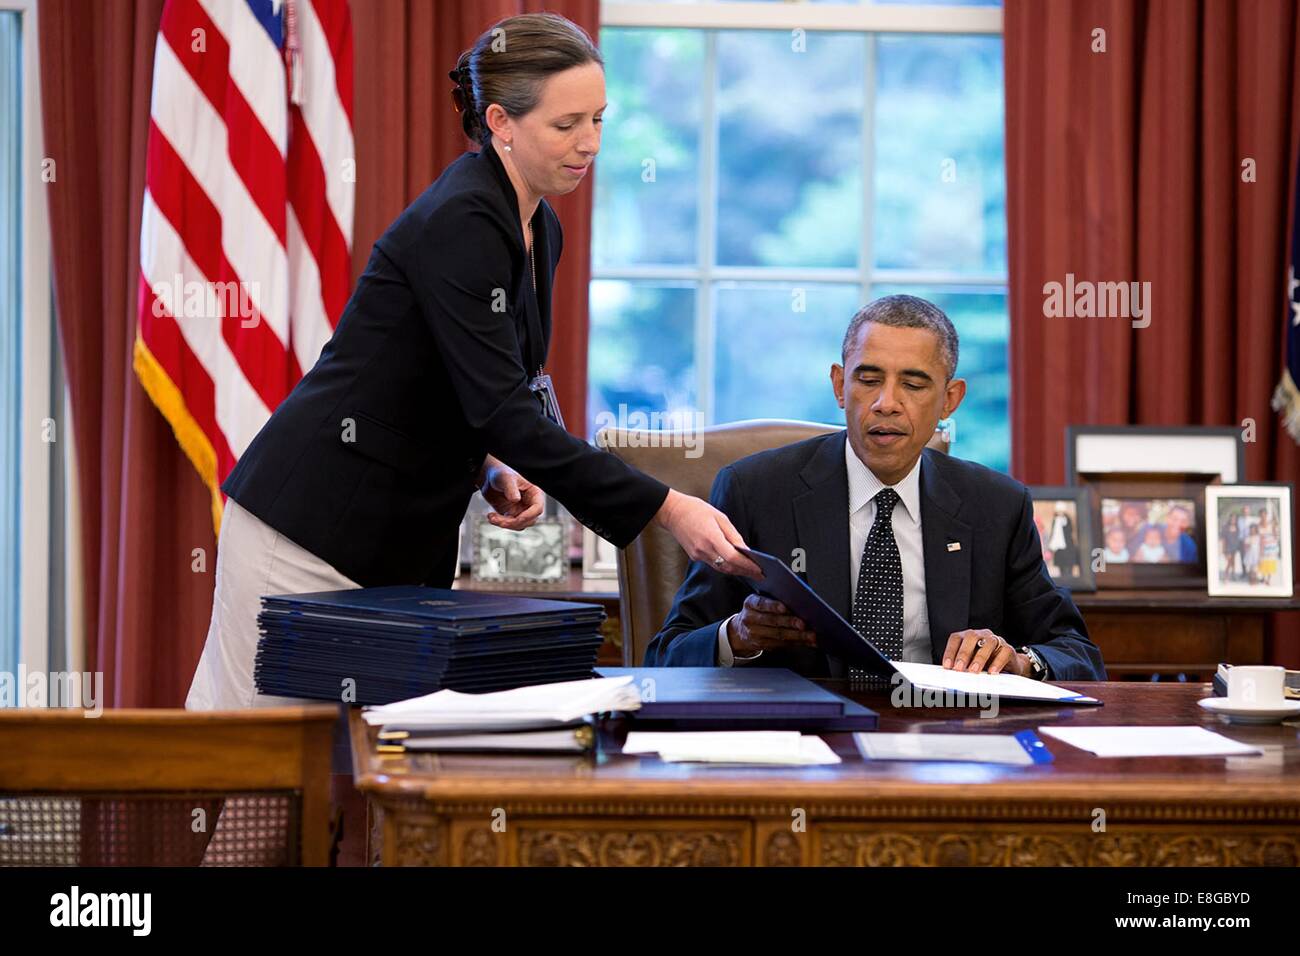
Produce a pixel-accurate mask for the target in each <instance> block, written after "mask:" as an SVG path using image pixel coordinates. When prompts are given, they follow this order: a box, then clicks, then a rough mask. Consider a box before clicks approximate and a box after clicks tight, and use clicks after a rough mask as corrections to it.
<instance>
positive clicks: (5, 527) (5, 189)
mask: <svg viewBox="0 0 1300 956" xmlns="http://www.w3.org/2000/svg"><path fill="white" fill-rule="evenodd" d="M0 117H4V119H3V121H0V671H3V672H6V673H10V674H12V673H15V672H16V671H17V667H18V648H19V644H18V640H19V635H18V609H19V603H20V602H19V582H20V581H21V577H20V569H21V567H22V561H21V552H22V535H21V516H20V514H19V507H20V504H21V502H22V484H21V477H22V472H21V470H20V465H21V463H22V443H21V441H20V438H21V435H22V414H23V411H22V394H23V393H22V386H23V378H22V293H23V289H22V250H21V240H22V201H23V187H22V172H21V170H22V120H21V117H22V20H21V14H19V13H16V12H14V11H12V10H0ZM41 198H42V199H43V198H44V197H41ZM48 447H50V446H47V448H48ZM33 451H35V450H34V449H33Z"/></svg>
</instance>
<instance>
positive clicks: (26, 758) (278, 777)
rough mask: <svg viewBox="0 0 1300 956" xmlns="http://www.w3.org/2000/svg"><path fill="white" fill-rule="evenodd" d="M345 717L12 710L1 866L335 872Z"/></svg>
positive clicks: (0, 818)
mask: <svg viewBox="0 0 1300 956" xmlns="http://www.w3.org/2000/svg"><path fill="white" fill-rule="evenodd" d="M338 721H339V707H338V705H331V704H322V705H308V706H301V707H274V708H271V707H267V708H254V709H251V710H247V711H214V712H198V711H185V710H105V711H103V712H102V713H100V714H99V715H98V716H87V712H86V711H82V710H73V709H62V708H49V709H45V708H23V709H0V865H46V866H48V865H72V866H139V865H148V866H156V865H181V866H197V865H221V864H232V865H250V864H251V865H257V864H267V865H298V864H301V865H305V866H324V865H327V864H328V862H329V853H330V843H331V839H330V804H329V801H330V761H331V757H332V750H333V739H334V731H335V725H336V724H337V723H338Z"/></svg>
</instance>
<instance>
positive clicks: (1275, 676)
mask: <svg viewBox="0 0 1300 956" xmlns="http://www.w3.org/2000/svg"><path fill="white" fill-rule="evenodd" d="M1285 683H1286V668H1285V667H1268V666H1264V665H1249V666H1243V665H1238V666H1236V667H1232V668H1230V669H1229V670H1228V702H1229V703H1232V704H1236V705H1239V706H1242V707H1261V708H1262V707H1280V706H1281V705H1282V704H1283V703H1284V702H1285V700H1286V695H1285V694H1284V693H1283V690H1282V688H1283V686H1284V685H1285Z"/></svg>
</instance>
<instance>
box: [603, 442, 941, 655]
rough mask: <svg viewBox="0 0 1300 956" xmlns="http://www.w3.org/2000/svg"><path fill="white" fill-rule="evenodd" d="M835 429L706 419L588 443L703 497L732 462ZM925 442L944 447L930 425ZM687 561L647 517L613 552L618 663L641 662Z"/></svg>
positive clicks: (683, 574)
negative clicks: (695, 425) (694, 453)
mask: <svg viewBox="0 0 1300 956" xmlns="http://www.w3.org/2000/svg"><path fill="white" fill-rule="evenodd" d="M839 430H840V429H839V428H837V427H836V426H834V425H819V424H815V423H813V422H799V421H784V420H779V419H755V420H752V421H741V422H731V423H729V424H726V425H713V426H710V427H708V428H704V429H701V430H700V431H699V432H692V433H689V434H684V433H681V432H671V431H661V432H651V431H636V430H633V429H618V428H602V429H601V430H600V432H599V433H598V434H597V435H596V444H597V445H599V446H600V447H602V448H604V449H605V450H606V451H609V452H612V453H613V454H615V455H617V456H618V457H619V458H621V459H623V460H624V461H626V462H627V463H628V464H630V465H632V466H634V467H636V468H638V469H640V470H641V471H643V472H645V473H646V474H648V475H652V476H653V477H655V478H658V479H659V480H660V481H662V482H664V483H665V484H667V485H670V486H671V487H673V488H675V489H676V490H678V491H680V492H682V493H683V494H688V495H694V496H695V497H697V498H703V499H704V500H705V501H707V500H708V499H709V490H710V489H711V488H712V487H713V479H714V477H715V476H716V475H717V473H718V472H719V471H721V470H722V469H723V468H724V467H725V466H727V465H729V464H731V463H732V462H733V461H736V460H738V459H740V458H744V457H745V456H746V455H752V454H754V453H755V452H760V451H766V450H767V449H769V448H779V447H780V446H781V445H789V444H791V443H793V442H797V441H802V440H804V439H805V438H813V437H815V436H817V435H825V434H827V433H828V432H834V431H839ZM687 439H688V440H689V442H690V445H689V447H690V448H698V449H699V450H700V452H701V454H700V455H699V456H698V457H695V458H688V457H687V456H686V453H685V451H686V449H687V447H688V446H687V443H686V440H687ZM928 446H929V447H931V448H935V449H937V450H939V451H942V452H944V453H947V451H948V441H947V438H946V433H945V432H941V431H936V432H935V434H934V437H933V438H932V439H931V440H930V441H929V443H928ZM846 517H847V516H846ZM688 564H689V561H688V559H687V557H686V552H684V551H683V550H682V549H681V546H680V545H678V544H677V542H676V541H675V540H674V539H673V536H672V535H670V534H669V533H668V532H667V531H665V530H664V529H663V528H660V527H659V526H658V525H653V524H652V525H650V526H649V527H648V528H646V530H645V531H644V532H642V533H641V535H640V536H639V537H638V538H637V539H636V540H635V541H633V542H632V543H631V544H630V545H628V547H627V548H625V549H623V550H621V551H619V553H618V591H619V606H620V609H621V618H622V621H621V623H622V629H623V664H624V666H627V667H640V666H641V663H642V660H643V658H644V656H645V649H646V647H647V646H648V645H649V644H650V641H651V640H652V639H653V638H654V636H655V635H656V634H657V633H659V628H660V627H662V626H663V622H664V621H665V620H666V619H667V617H668V612H669V611H670V610H671V609H672V604H673V596H674V595H675V594H676V593H677V589H678V588H679V587H680V586H681V583H682V581H684V580H685V578H686V566H687V565H688Z"/></svg>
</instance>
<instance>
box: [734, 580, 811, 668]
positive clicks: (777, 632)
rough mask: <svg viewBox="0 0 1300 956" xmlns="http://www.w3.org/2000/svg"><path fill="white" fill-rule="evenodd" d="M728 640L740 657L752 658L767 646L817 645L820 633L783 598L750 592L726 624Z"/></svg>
mask: <svg viewBox="0 0 1300 956" xmlns="http://www.w3.org/2000/svg"><path fill="white" fill-rule="evenodd" d="M727 640H728V641H729V642H730V644H731V650H732V652H733V653H734V654H735V655H736V656H737V657H753V656H754V655H755V654H757V653H758V652H759V651H764V650H767V649H768V648H777V647H789V646H790V645H791V644H799V645H812V646H816V644H817V635H816V634H814V633H813V632H812V631H810V630H809V629H808V625H807V624H805V623H804V622H803V620H802V619H800V618H797V617H795V616H794V615H793V614H791V613H790V609H789V608H788V607H786V606H785V605H784V604H782V603H781V602H780V601H774V600H772V599H771V598H765V597H763V596H762V595H759V594H751V595H750V596H749V597H747V598H745V603H744V606H743V607H741V609H740V613H739V614H737V615H736V616H735V617H733V618H732V619H731V622H730V623H729V624H728V625H727Z"/></svg>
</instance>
